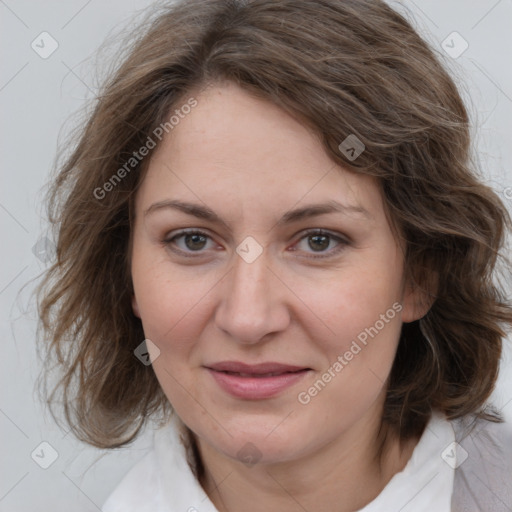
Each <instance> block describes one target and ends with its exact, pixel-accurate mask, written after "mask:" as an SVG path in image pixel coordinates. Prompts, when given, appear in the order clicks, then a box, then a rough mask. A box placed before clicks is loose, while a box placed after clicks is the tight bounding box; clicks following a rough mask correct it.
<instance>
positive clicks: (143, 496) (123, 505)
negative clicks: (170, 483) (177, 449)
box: [101, 450, 163, 512]
mask: <svg viewBox="0 0 512 512" xmlns="http://www.w3.org/2000/svg"><path fill="white" fill-rule="evenodd" d="M159 488H160V485H159V474H158V471H157V461H156V456H155V451H154V450H151V451H150V452H148V453H147V454H146V455H145V456H144V457H142V459H141V460H139V461H138V462H137V463H136V464H135V465H134V466H133V467H132V468H131V469H130V471H129V472H128V473H127V474H126V475H125V476H124V477H123V479H122V480H121V482H120V483H119V484H118V485H117V487H116V488H115V489H114V490H113V492H112V493H111V494H110V495H109V497H108V498H107V500H106V501H105V503H104V504H103V507H102V508H101V511H102V512H127V511H130V510H137V512H160V511H161V510H163V508H162V507H161V496H160V491H159Z"/></svg>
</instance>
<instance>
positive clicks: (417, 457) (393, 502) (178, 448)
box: [102, 413, 456, 512]
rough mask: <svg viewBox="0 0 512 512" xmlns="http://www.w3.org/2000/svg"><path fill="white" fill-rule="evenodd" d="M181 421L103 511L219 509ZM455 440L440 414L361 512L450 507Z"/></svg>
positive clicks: (162, 432) (444, 511) (163, 433)
mask: <svg viewBox="0 0 512 512" xmlns="http://www.w3.org/2000/svg"><path fill="white" fill-rule="evenodd" d="M178 422H179V420H178V419H177V417H175V416H173V418H172V419H171V422H170V424H168V425H166V426H165V427H163V428H161V429H159V430H157V431H155V434H154V449H153V450H151V452H149V453H148V454H147V455H146V456H145V457H143V458H142V460H140V461H139V462H138V463H137V464H136V465H135V466H134V467H133V468H132V469H131V470H130V472H129V473H128V474H127V475H126V476H125V477H124V479H123V480H122V481H121V483H120V484H119V485H118V487H116V489H115V490H114V491H113V493H112V494H111V495H110V496H109V498H108V500H107V501H106V502H105V504H104V506H103V508H102V511H103V512H130V511H134V512H135V511H137V512H199V511H200V512H218V510H217V509H216V508H215V506H214V505H213V503H212V502H211V501H210V499H209V498H208V496H207V495H206V494H205V492H204V490H203V488H202V487H201V485H200V484H199V482H198V481H197V479H196V478H195V476H194V474H193V473H192V470H191V469H190V467H189V465H188V462H187V458H186V453H185V447H184V446H183V444H182V443H181V440H180V433H179V428H178ZM454 442H455V434H454V430H453V427H452V425H451V423H450V422H449V421H447V420H446V418H445V417H444V416H443V415H441V414H440V413H434V414H433V416H432V418H431V420H430V422H429V424H428V425H427V427H426V428H425V432H424V433H423V435H422V437H421V439H420V441H419V442H418V444H417V445H416V447H415V448H414V451H413V454H412V456H411V458H410V460H409V462H408V463H407V465H406V466H405V468H404V469H403V470H402V471H401V472H399V473H397V474H395V475H394V476H393V478H392V479H391V480H390V481H389V482H388V484H387V486H386V487H385V488H384V489H383V490H382V492H381V493H380V494H379V495H378V496H377V497H376V498H375V499H374V500H373V501H372V502H371V503H369V504H368V505H366V506H365V507H364V508H362V509H361V510H360V512H381V511H383V510H400V511H401V512H412V511H414V512H430V511H432V510H435V511H436V512H450V510H451V507H450V503H451V496H452V490H453V481H454V469H453V468H452V467H451V466H450V464H449V463H447V462H445V459H444V458H443V456H442V454H443V453H445V458H447V456H446V453H448V455H450V454H452V455H454V454H455V453H456V452H455V451H453V453H452V452H451V451H450V447H451V444H452V443H454ZM446 450H447V451H446ZM449 462H451V461H449ZM452 465H453V464H452Z"/></svg>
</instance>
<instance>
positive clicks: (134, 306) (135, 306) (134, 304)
mask: <svg viewBox="0 0 512 512" xmlns="http://www.w3.org/2000/svg"><path fill="white" fill-rule="evenodd" d="M132 310H133V314H134V315H135V316H136V317H137V318H140V311H139V305H138V304H137V299H136V297H135V294H133V295H132Z"/></svg>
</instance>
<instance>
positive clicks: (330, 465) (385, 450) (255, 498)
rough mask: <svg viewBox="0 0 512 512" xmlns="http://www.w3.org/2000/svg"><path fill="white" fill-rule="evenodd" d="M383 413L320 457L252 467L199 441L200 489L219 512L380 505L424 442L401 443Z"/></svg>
mask: <svg viewBox="0 0 512 512" xmlns="http://www.w3.org/2000/svg"><path fill="white" fill-rule="evenodd" d="M380 412H381V411H379V414H375V413H371V417H368V416H365V417H363V418H361V420H360V421H358V422H357V424H355V425H353V426H352V427H351V429H350V431H347V432H344V433H343V434H342V435H340V436H338V437H337V438H336V439H334V440H332V441H331V442H328V443H326V444H324V445H323V446H322V448H321V449H319V450H316V451H315V452H314V453H309V454H306V455H303V456H301V457H299V458H296V459H293V460H287V461H285V462H283V461H277V462H272V463H266V464H260V463H259V464H256V465H254V466H251V467H248V466H246V465H245V464H243V463H241V462H240V461H238V460H233V459H232V458H230V457H227V456H225V455H224V454H222V453H219V452H218V451H217V450H215V448H213V447H212V446H211V445H209V444H208V443H206V442H204V441H203V440H201V439H198V440H197V448H198V453H199V456H200V461H201V465H202V467H203V468H204V472H202V475H201V476H200V483H201V485H202V487H203V489H204V490H205V492H206V493H207V494H208V496H209V498H210V500H211V501H212V502H213V504H214V505H215V507H216V508H217V509H218V510H219V512H237V511H239V510H244V512H262V511H267V510H280V511H283V512H298V511H301V512H303V510H326V511H330V510H335V511H336V512H345V511H346V512H349V511H354V510H359V509H360V508H363V507H364V506H365V505H367V504H368V503H369V502H371V501H372V500H373V499H375V498H376V497H377V496H378V495H379V494H380V492H381V491H382V490H383V488H384V487H385V486H386V485H387V483H388V482H389V480H390V479H391V478H392V477H393V475H395V474H396V473H397V472H399V471H401V470H402V469H403V468H404V467H405V465H406V464H407V462H408V460H409V459H410V457H411V454H412V451H413V450H414V447H415V446H416V444H417V442H418V438H415V439H411V440H409V441H406V442H404V443H400V442H399V440H398V438H397V436H396V435H394V434H393V433H392V431H391V429H390V428H389V427H386V426H384V427H383V428H381V422H380V418H381V414H380Z"/></svg>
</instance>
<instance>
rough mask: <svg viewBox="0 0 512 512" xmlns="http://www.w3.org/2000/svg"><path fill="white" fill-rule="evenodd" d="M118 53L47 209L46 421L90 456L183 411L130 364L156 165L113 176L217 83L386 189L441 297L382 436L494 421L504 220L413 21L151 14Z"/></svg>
mask: <svg viewBox="0 0 512 512" xmlns="http://www.w3.org/2000/svg"><path fill="white" fill-rule="evenodd" d="M125 47H126V48H127V50H126V53H124V54H122V56H121V57H120V58H119V59H118V60H116V68H115V69H114V71H113V72H112V73H111V75H110V76H109V78H108V80H107V81H106V82H105V83H104V85H103V87H102V89H101V90H100V93H99V94H98V96H97V98H96V99H95V102H94V108H93V110H92V111H91V113H90V115H89V116H88V118H87V119H86V121H85V123H84V124H83V126H81V127H80V130H79V132H78V137H77V139H76V140H75V142H74V143H73V144H74V145H73V148H72V151H70V153H69V155H68V156H67V157H66V160H65V161H64V162H63V163H62V164H61V165H59V166H58V167H57V168H56V176H55V177H54V179H53V181H52V182H51V188H50V190H49V192H48V197H47V204H48V217H49V219H50V222H51V223H52V225H53V226H54V231H55V240H56V260H55V262H54V263H53V264H52V265H51V267H49V268H48V270H47V272H46V274H45V276H44V279H43V281H42V282H41V283H40V286H39V288H38V307H39V316H40V325H39V327H40V329H39V334H40V336H39V337H40V345H41V346H42V347H44V349H45V356H46V357H45V362H44V365H45V368H46V370H45V371H44V372H43V377H42V378H43V380H44V382H45V383H46V384H48V383H49V382H50V381H51V378H50V375H49V374H50V372H51V371H53V370H54V369H56V370H57V376H58V378H57V381H56V382H55V385H54V386H53V387H52V388H51V389H48V386H42V388H44V392H43V396H44V399H45V400H46V401H47V402H48V403H49V404H50V406H51V409H52V410H53V405H52V404H54V402H55V398H56V397H57V396H59V397H60V398H61V404H62V405H63V408H64V413H65V418H66V421H67V423H68V424H69V426H70V428H71V429H72V430H73V432H74V434H75V435H76V436H77V437H78V438H79V439H81V440H83V441H86V442H87V443H90V444H92V445H95V446H98V447H102V448H113V447H118V446H122V445H124V444H126V443H129V442H131V441H132V440H133V439H134V438H135V437H136V436H137V434H138V433H139V432H140V430H141V428H142V427H143V426H144V425H145V423H146V421H147V420H148V419H149V418H157V417H161V418H166V417H167V415H168V414H169V413H170V412H172V408H171V406H170V404H169V403H168V400H167V398H166V397H165V395H164V393H163V392H162V390H161V388H160V386H159V384H158V381H157V379H156V376H155V374H154V372H153V370H152V368H151V366H145V365H143V364H141V362H140V361H139V360H138V359H137V358H136V357H135V356H134V349H136V347H137V346H138V345H139V344H140V343H141V342H142V340H144V332H143V329H142V324H141V321H140V319H139V318H137V317H136V316H135V315H134V314H133V312H132V307H131V295H132V293H133V287H132V282H131V276H130V254H131V226H132V223H133V218H132V215H133V199H134V196H135V194H136V191H137V187H138V186H139V184H140V183H141V180H142V179H143V178H144V173H145V170H146V168H147V164H148V161H149V157H148V158H144V159H141V160H140V162H135V163H134V165H133V169H132V170H130V172H128V171H127V172H125V173H122V179H119V180H116V181H115V183H114V182H112V177H113V176H114V174H116V173H117V175H118V176H119V169H121V168H122V167H123V165H125V164H126V162H127V161H130V159H131V158H132V157H133V155H134V153H136V152H137V151H138V150H139V149H140V148H141V147H142V146H144V145H145V144H146V143H147V140H148V137H149V136H150V135H151V134H152V133H155V130H156V129H157V128H158V127H159V126H161V125H162V123H166V122H168V119H169V115H170V113H172V112H173V111H174V110H175V109H176V108H178V107H180V106H181V105H182V104H183V103H184V102H185V99H186V98H187V97H190V96H191V94H193V93H194V91H200V90H201V89H202V88H204V87H207V86H208V85H210V84H215V83H221V82H223V81H230V82H234V83H236V84H237V85H239V86H240V87H242V88H244V89H245V90H246V91H248V92H250V93H251V94H254V95H257V96H258V97H260V98H265V99H266V100H268V101H270V102H272V103H274V104H276V105H278V106H279V107H281V108H283V109H285V110H286V111H287V112H289V113H291V114H292V115H294V116H296V117H299V118H300V119H301V120H303V122H305V123H308V125H310V126H311V128H312V129H313V130H314V131H315V133H316V134H317V135H318V137H319V140H320V141H321V143H322V145H323V147H324V148H325V151H326V152H327V153H328V154H329V156H330V157H331V158H332V160H333V161H334V162H336V163H338V164H340V165H342V166H344V167H345V168H347V169H349V170H351V171H352V172H356V173H365V174H368V175H372V176H375V177H377V178H378V182H379V184H380V186H381V189H382V194H383V199H384V203H385V207H386V212H387V214H388V215H389V219H390V221H391V224H392V226H393V227H394V228H396V233H397V235H398V233H400V235H399V236H400V237H401V238H402V241H403V243H404V245H405V269H404V271H405V273H406V275H407V276H408V277H409V278H410V279H411V280H413V282H414V283H415V285H416V286H418V287H422V288H423V289H424V290H425V291H426V293H428V294H430V296H431V297H432V298H433V304H432V306H431V308H430V309H429V311H428V313H427V314H426V315H425V316H424V317H423V318H421V319H420V320H419V321H415V322H411V323H408V324H404V325H403V328H402V332H401V337H400V340H399V344H398V350H397V354H396V359H395V361H394V364H393V367H392V370H391V373H390V376H389V382H388V383H387V396H386V401H385V405H384V413H383V418H382V422H383V425H384V424H386V425H388V426H390V427H391V429H392V431H394V432H395V433H396V434H397V435H398V436H399V438H400V439H401V440H405V439H408V438H411V437H412V436H417V435H419V434H420V433H421V432H422V431H423V429H424V427H425V425H426V423H427V421H428V419H429V417H430V415H431V413H432V410H433V409H437V410H440V411H443V412H444V413H445V414H446V415H447V416H448V417H449V418H451V419H454V418H458V417H462V416H465V415H468V414H473V413H475V414H478V415H481V416H484V417H486V418H488V419H491V420H494V421H500V417H499V414H498V413H493V412H492V410H490V411H489V410H488V409H487V407H486V406H487V404H486V402H487V400H488V398H489V396H490V394H491V392H492V391H493V388H494V386H495V382H496V379H497V375H498V368H499V361H500V355H501V350H502V343H503V340H504V338H505V336H506V334H507V328H508V327H510V325H511V324H512V306H511V304H510V302H509V301H508V300H507V297H506V294H505V292H504V290H503V289H502V287H501V285H500V283H499V282H498V279H497V278H496V276H497V272H498V270H499V266H498V265H497V262H498V259H502V260H503V263H504V264H505V265H504V266H503V269H505V270H507V271H509V270H510V262H509V261H508V260H507V259H506V258H505V257H504V255H503V253H502V249H503V247H504V244H505V238H506V234H507V232H508V231H509V230H510V227H511V219H510V215H509V213H508V211H507V209H506V207H505V206H504V204H503V203H502V201H501V200H500V198H499V197H498V195H497V194H496V193H495V192H494V191H493V190H492V189H491V188H490V187H489V186H487V185H486V184H484V182H483V180H482V178H481V177H480V176H479V175H478V171H477V167H476V166H475V165H474V164H473V163H472V157H471V151H472V147H471V137H470V123H469V116H468V111H467V109H466V107H465V105H464V103H463V101H462V99H461V96H460V93H459V91H458V89H457V86H456V84H455V83H454V80H453V79H452V78H451V77H450V74H449V73H448V72H447V70H446V66H445V65H444V64H443V62H442V59H441V57H440V56H439V55H437V54H436V53H435V52H434V51H433V50H432V49H431V48H430V46H429V45H428V44H427V43H426V42H425V41H424V40H423V39H422V38H421V37H420V36H419V35H418V33H417V32H416V31H415V29H414V28H413V26H412V25H411V23H410V22H409V21H408V20H407V19H406V17H405V16H403V15H401V14H399V13H398V12H396V11H395V10H393V9H392V8H390V7H389V6H388V5H387V4H386V3H384V2H382V1H379V0H344V1H339V0H280V1H279V2H275V1H273V0H246V1H226V0H208V1H204V0H181V1H179V2H177V3H174V2H173V3H172V4H168V5H166V4H164V5H160V6H157V7H156V8H154V9H152V11H151V15H150V16H149V17H148V18H147V19H146V20H145V22H144V23H143V24H142V25H141V26H140V27H139V28H138V29H137V30H135V31H133V33H132V35H131V39H130V44H126V45H125ZM349 135H355V136H356V137H357V138H358V139H359V140H360V141H362V142H363V143H364V146H365V150H364V151H363V152H362V153H361V154H360V155H359V156H358V158H357V159H355V160H350V159H347V158H346V156H345V155H344V154H342V153H341V152H340V149H339V146H340V143H341V142H342V141H344V140H345V139H346V137H347V136H349ZM151 152H152V150H149V154H151ZM125 170H126V167H125ZM107 183H110V186H108V185H106V184H107ZM107 189H108V193H105V194H103V192H102V193H101V194H99V193H98V190H103V191H105V190H107ZM95 191H96V192H95ZM99 195H101V197H98V196H99ZM434 277H435V278H436V279H435V281H436V282H435V283H434ZM52 414H53V412H52Z"/></svg>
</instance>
